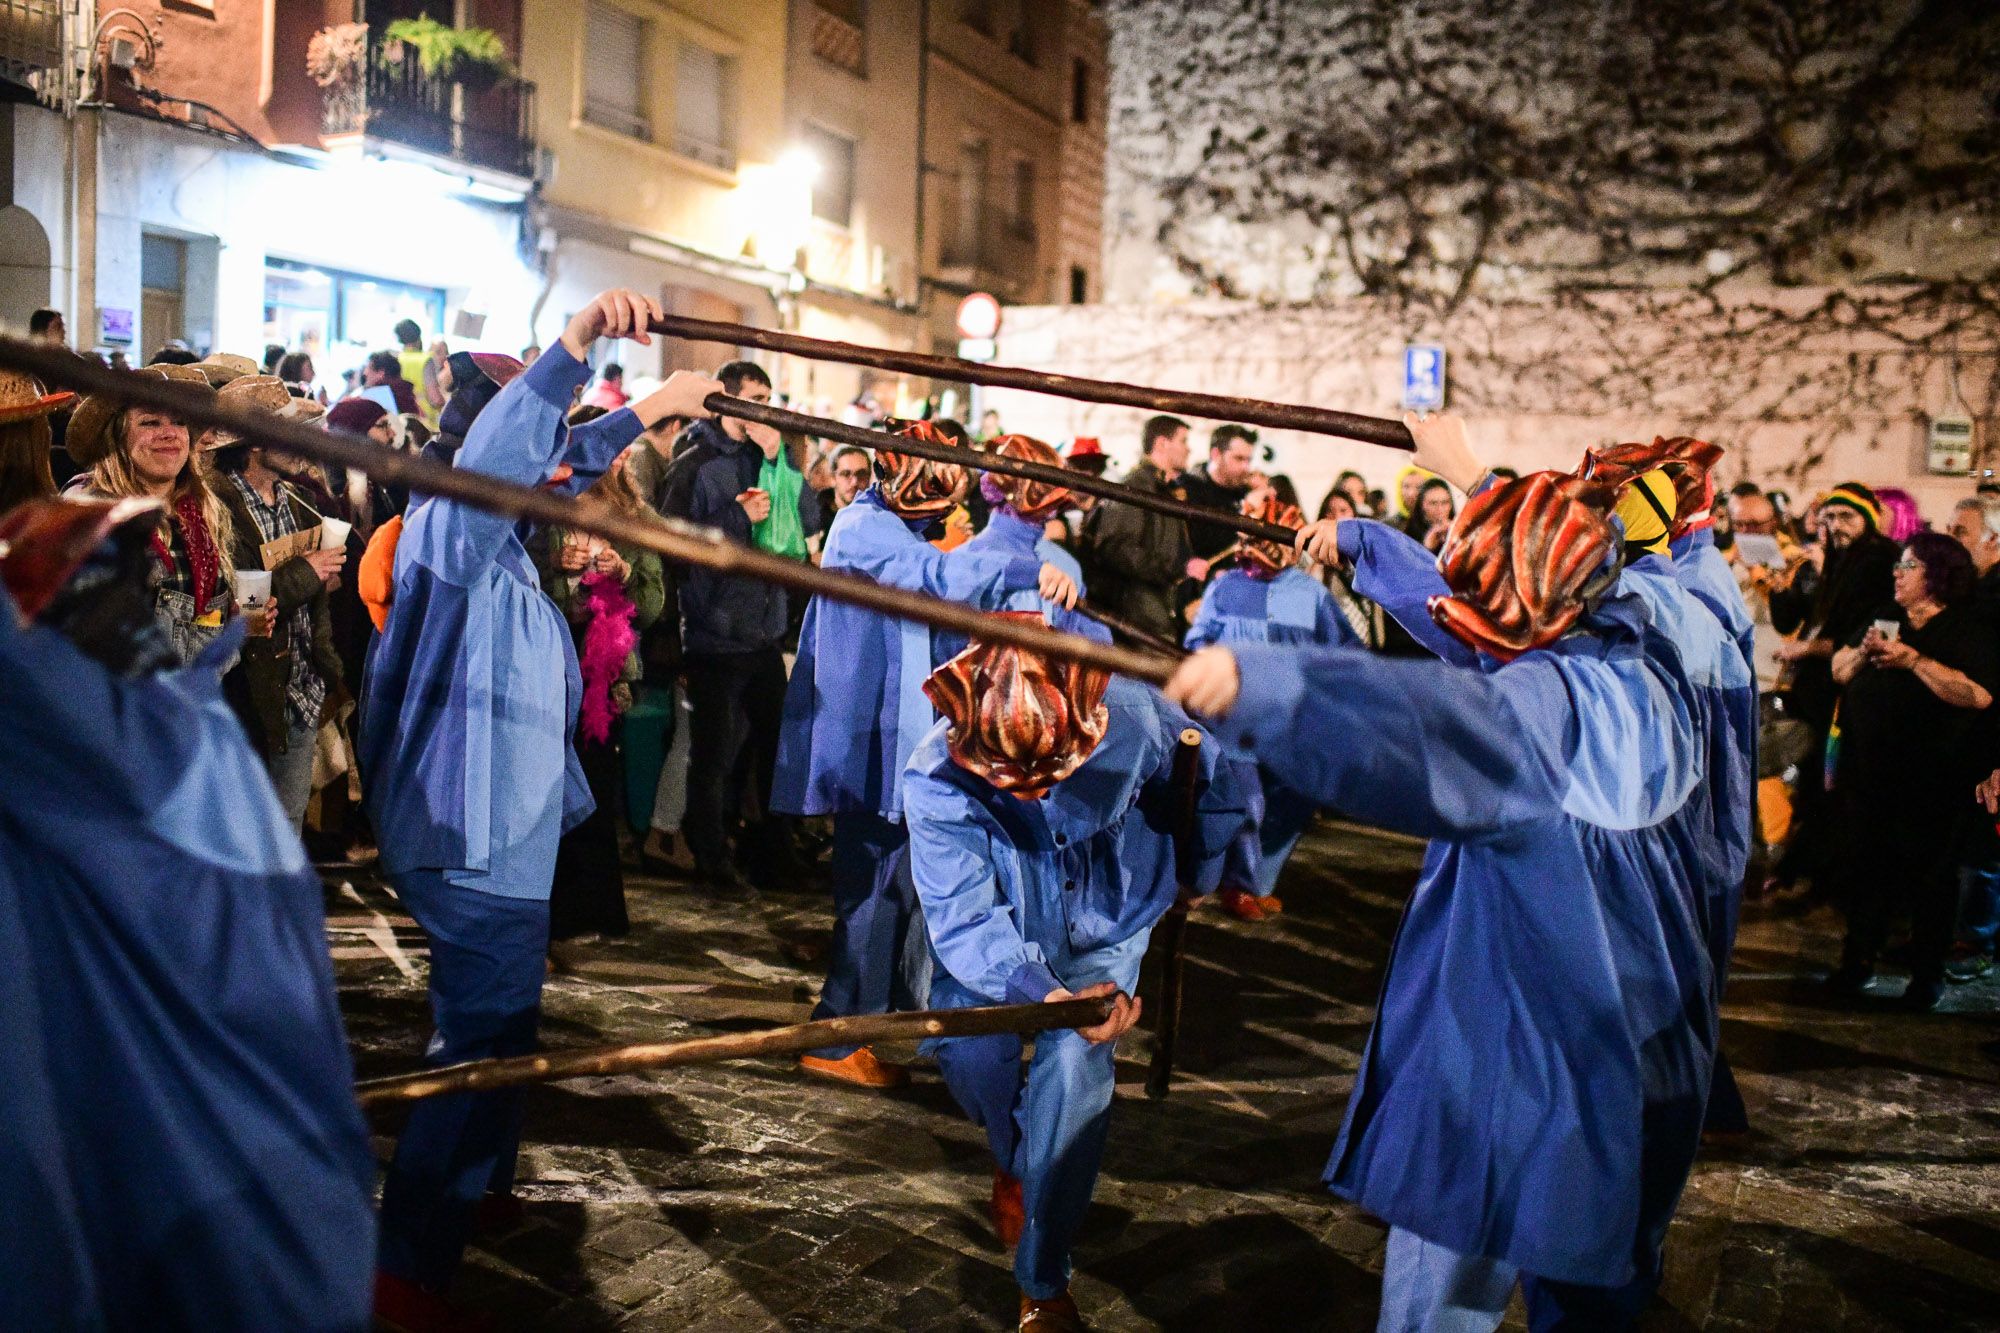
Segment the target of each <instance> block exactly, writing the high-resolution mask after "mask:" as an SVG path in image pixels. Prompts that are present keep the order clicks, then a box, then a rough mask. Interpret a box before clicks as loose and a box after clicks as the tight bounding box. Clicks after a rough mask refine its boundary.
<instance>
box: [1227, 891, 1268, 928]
mask: <svg viewBox="0 0 2000 1333" xmlns="http://www.w3.org/2000/svg"><path fill="white" fill-rule="evenodd" d="M1215 898H1216V901H1217V902H1219V903H1221V904H1222V910H1223V911H1225V912H1227V913H1229V915H1231V916H1233V917H1235V918H1236V919H1237V920H1238V921H1262V920H1263V919H1264V903H1263V899H1261V898H1259V897H1257V895H1256V894H1254V893H1248V892H1245V891H1244V890H1242V889H1239V888H1236V887H1234V886H1233V885H1232V886H1231V887H1229V888H1226V889H1224V890H1222V892H1220V893H1218V894H1216V895H1215Z"/></svg>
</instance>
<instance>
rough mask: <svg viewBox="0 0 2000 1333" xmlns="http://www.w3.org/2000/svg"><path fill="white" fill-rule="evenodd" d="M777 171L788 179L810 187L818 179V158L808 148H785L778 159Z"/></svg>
mask: <svg viewBox="0 0 2000 1333" xmlns="http://www.w3.org/2000/svg"><path fill="white" fill-rule="evenodd" d="M778 170H779V171H781V172H783V173H784V174H785V176H786V177H788V178H789V179H792V180H797V181H803V182H804V183H805V184H807V185H810V184H812V183H813V182H814V181H816V180H818V179H819V158H818V157H817V156H815V155H814V153H813V151H812V149H810V148H805V147H794V148H787V149H786V150H785V151H784V153H783V155H782V156H780V157H779V158H778Z"/></svg>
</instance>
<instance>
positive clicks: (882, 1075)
mask: <svg viewBox="0 0 2000 1333" xmlns="http://www.w3.org/2000/svg"><path fill="white" fill-rule="evenodd" d="M799 1068H800V1069H803V1070H805V1071H806V1072H807V1073H808V1074H814V1075H817V1076H818V1077H820V1078H832V1079H839V1080H840V1081H841V1082H842V1083H852V1084H854V1085H855V1086H856V1087H860V1088H900V1087H902V1086H903V1085H904V1084H905V1083H908V1082H909V1081H910V1071H909V1070H907V1069H905V1068H903V1067H902V1066H901V1065H892V1064H886V1063H884V1062H883V1061H881V1060H877V1059H876V1058H875V1052H873V1051H871V1050H869V1049H868V1048H867V1047H866V1046H862V1047H858V1048H857V1049H856V1050H855V1052H854V1054H852V1055H850V1056H848V1057H847V1058H846V1059H844V1060H828V1059H826V1058H825V1057H824V1056H818V1055H802V1056H800V1057H799Z"/></svg>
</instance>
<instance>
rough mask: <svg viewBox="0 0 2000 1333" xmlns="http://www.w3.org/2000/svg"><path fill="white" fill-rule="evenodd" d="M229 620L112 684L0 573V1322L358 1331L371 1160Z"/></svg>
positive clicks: (369, 1263)
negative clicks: (188, 653)
mask: <svg viewBox="0 0 2000 1333" xmlns="http://www.w3.org/2000/svg"><path fill="white" fill-rule="evenodd" d="M238 643H240V636H239V634H238V633H237V632H234V631H232V632H230V633H227V634H225V635H224V637H223V638H222V639H220V640H218V641H217V643H215V644H214V645H211V647H210V649H209V650H208V651H207V652H206V653H204V654H203V656H202V658H201V659H199V660H198V661H197V662H196V663H195V664H194V665H193V666H191V667H189V668H187V669H185V670H177V671H171V672H165V673H161V674H157V675H150V676H144V677H140V678H137V679H131V680H126V679H119V678H116V677H113V676H112V675H111V674H110V673H109V672H107V671H105V670H104V669H103V668H102V667H100V666H99V665H98V664H97V663H96V662H94V661H92V660H91V659H89V658H87V657H85V656H84V655H83V654H82V653H80V652H78V651H77V650H76V649H75V648H74V647H72V646H71V644H70V643H69V641H68V640H67V639H65V638H63V637H62V636H61V635H59V634H57V633H56V632H54V631H52V630H49V629H44V628H28V629H22V628H21V627H20V623H19V620H18V617H17V615H16V612H15V608H14V605H13V603H12V601H11V600H10V599H9V598H8V597H7V595H6V594H5V592H4V591H0V680H4V681H5V682H6V685H5V687H4V688H0V971H4V973H5V977H4V980H0V1016H4V1019H5V1023H6V1032H5V1036H4V1041H0V1045H4V1047H5V1050H6V1054H5V1056H4V1058H3V1059H0V1070H4V1071H5V1074H6V1080H5V1085H4V1088H5V1090H4V1091H0V1119H4V1122H5V1128H4V1129H0V1135H4V1136H5V1137H6V1138H7V1139H8V1140H9V1146H8V1151H7V1152H6V1153H5V1154H4V1156H5V1158H6V1160H7V1166H6V1168H5V1169H4V1171H0V1179H4V1180H5V1182H6V1186H7V1195H6V1208H5V1210H4V1211H5V1213H6V1221H5V1222H0V1245H4V1250H0V1257H4V1261H5V1267H6V1272H7V1276H6V1279H5V1281H4V1282H0V1290H4V1294H0V1326H4V1327H7V1328H24V1329H25V1328H95V1327H114V1328H190V1329H192V1328H200V1329H224V1330H235V1329H241V1330H264V1329H274V1328H287V1329H356V1330H358V1329H365V1328H367V1327H368V1323H369V1316H368V1311H369V1298H370V1292H371V1290H372V1286H373V1268H374V1233H375V1224H374V1217H373V1214H372V1208H371V1203H370V1194H371V1190H372V1188H373V1184H374V1162H373V1159H372V1157H371V1155H370V1153H369V1148H368V1139H367V1134H366V1130H365V1128H364V1126H363V1124H362V1121H361V1114H360V1111H359V1109H358V1108H357V1106H356V1104H355V1101H354V1073H353V1069H352V1067H351V1065H350V1064H349V1061H348V1055H347V1044H346V1040H345V1037H344V1034H343V1032H342V1030H341V1023H340V1013H339V1010H338V1008H337V1007H336V1004H335V997H334V985H333V968H332V964H331V962H330V961H329V959H328V957H327V949H326V927H325V918H324V910H323V907H322V899H321V893H322V889H321V886H320V881H319V877H318V875H316V874H315V873H314V872H313V868H312V866H311V864H310V863H309V862H308V861H307V860H306V857H305V853H304V851H303V849H302V848H301V847H300V846H299V840H298V838H297V837H296V836H294V835H293V834H292V831H291V827H290V822H289V821H288V820H287V819H286V818H285V815H284V812H283V811H282V810H281V809H280V808H279V805H278V799H277V796H276V794H275V793H274V792H273V791H272V788H271V782H270V778H269V777H268V776H267V774H266V770H265V767H264V764H263V762H262V761H261V760H260V759H259V758H258V757H257V754H256V753H255V751H253V750H252V749H251V747H250V745H249V743H248V742H247V741H246V740H245V739H244V736H243V729H242V727H241V725H240V724H239V723H238V722H237V720H236V717H235V715H234V714H233V713H231V712H230V710H229V708H228V706H227V705H226V704H225V703H224V702H223V699H222V692H221V687H220V682H219V679H218V677H219V674H220V671H219V663H220V662H222V661H224V660H226V659H227V658H228V657H229V656H231V655H233V653H234V652H235V650H236V646H237V644H238Z"/></svg>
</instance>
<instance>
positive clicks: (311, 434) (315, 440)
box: [0, 338, 1174, 685]
mask: <svg viewBox="0 0 2000 1333" xmlns="http://www.w3.org/2000/svg"><path fill="white" fill-rule="evenodd" d="M0 366H6V367H9V368H12V369H15V370H22V371H26V372H27V373H28V374H31V375H33V376H35V377H36V378H38V379H40V380H41V381H42V382H43V383H45V384H51V385H56V386H59V387H67V388H72V389H78V390H82V391H84V392H87V393H103V394H107V395H110V396H112V397H116V398H120V399H122V400H123V401H125V402H126V403H129V404H132V405H135V406H146V407H153V408H158V409H160V410H162V411H165V412H170V413H172V414H174V415H175V416H177V417H179V418H180V419H181V420H183V421H186V422H188V423H190V424H192V425H196V426H202V427H220V428H221V429H224V430H227V431H231V432H233V433H234V434H236V435H238V436H240V437H241V438H243V439H246V440H254V441H256V442H258V443H260V444H264V445H268V446H273V447H276V448H278V449H282V450H283V451H284V452H286V453H289V454H296V455H299V456H300V457H303V458H310V459H313V460H315V461H317V462H322V463H337V464H339V465H341V466H342V467H346V468H352V469H354V470H356V471H359V472H365V473H367V474H368V475H369V476H371V477H374V478H376V479H377V480H379V481H385V482H391V483H395V484H397V485H401V486H407V487H408V488H410V489H411V490H413V491H424V492H428V493H429V494H432V495H439V496H444V497H445V498H447V499H451V500H456V501H458V502H460V503H462V504H466V505H470V506H472V507H473V508H475V509H483V510H486V511H488V512H490V513H495V514H504V515H506V516H507V517H509V518H526V519H532V520H534V521H536V522H540V523H557V524H561V525H562V526H564V527H567V528H573V529H576V530H578V531H582V532H589V533H594V534H596V535H597V536H600V537H608V538H610V539H611V540H613V541H619V542H627V543H629V544H631V545H633V546H637V547H640V548H641V549H643V550H648V551H656V552H658V553H659V554H660V555H662V556H664V557H666V558H667V559H669V560H675V561H678V562H680V563H682V564H687V565H700V566H702V567H703V568H705V569H712V570H714V571H716V572H717V573H719V574H735V575H741V576H743V577H746V578H754V579H761V580H763V581H764V582H767V583H775V584H778V585H780V586H782V587H787V588H797V589H799V590H800V591H802V592H807V593H811V594H812V595H814V596H816V597H826V598H830V599H832V600H834V601H838V602H848V603H851V604H853V605H855V606H860V607H865V608H866V609H868V610H870V611H877V612H880V613H881V614H883V615H886V616H894V617H896V618H898V619H901V620H914V621H917V622H918V623H920V624H925V625H929V626H931V627H932V628H933V629H945V630H953V631H955V632H957V633H960V634H964V635H966V636H967V637H968V638H973V639H983V640H987V641H989V642H996V643H1007V644H1012V645H1014V646H1016V647H1019V648H1026V649H1029V650H1031V651H1034V652H1039V653H1044V654H1046V655H1048V656H1049V657H1052V658H1055V659H1057V660H1059V661H1068V662H1076V663H1078V664H1080V665H1082V666H1090V667H1097V668H1100V669H1102V670H1105V671H1112V672H1116V673H1118V674H1120V675H1124V676H1130V677H1132V678H1133V679H1135V680H1142V681H1147V682H1149V683H1151V684H1154V685H1164V684H1165V683H1166V680H1167V677H1168V676H1169V675H1170V674H1172V672H1173V668H1174V664H1173V663H1172V662H1170V661H1166V660H1164V659H1162V658H1160V657H1158V656H1156V655H1154V654H1151V653H1140V652H1134V651H1132V650H1131V649H1129V648H1120V647H1117V646H1115V645H1112V644H1101V643H1096V642H1094V641H1092V640H1090V639H1086V638H1084V637H1082V636H1081V635H1077V634H1065V633H1062V632H1061V631H1058V630H1053V629H1049V628H1048V627H1047V626H1044V625H1039V624H1036V623H1034V622H1032V621H1027V620H1016V619H1013V618H1011V617H1003V616H993V615H988V614H986V613H985V612H983V611H979V610H976V609H974V608H972V607H969V606H965V605H962V604H960V603H958V602H948V601H945V600H943V599H941V598H937V597H930V596H926V595H925V594H923V593H917V592H906V591H904V590H903V589H901V588H890V587H885V586H883V585H882V584H879V583H875V582H872V581H871V580H869V579H865V578H861V577H859V576H857V575H853V574H842V573H838V572H834V571H829V570H822V569H817V568H815V567H813V566H812V565H809V564H806V563H805V562H804V561H799V560H786V559H783V558H781V557H779V556H774V555H770V554H768V553H766V552H763V551H758V550H754V549H752V548H750V547H747V546H740V545H738V544H737V543H735V542H733V541H731V540H730V539H729V537H728V536H727V535H726V534H724V533H722V532H719V531H717V530H716V529H714V528H704V527H701V526H698V525H697V524H693V523H688V522H684V521H682V520H679V519H671V518H662V517H659V516H657V515H648V516H645V517H635V516H632V515H628V514H622V513H619V512H617V511H616V510H613V509H611V508H609V507H607V506H605V505H602V504H599V503H596V502H594V501H589V500H576V499H571V498H570V497H568V496H564V495H557V494H555V493H554V492H552V491H543V490H536V489H534V488H532V487H527V486H517V485H515V484H513V483H512V482H507V481H502V480H500V479H499V478H498V477H489V476H487V475H485V474H484V473H479V472H472V471H468V470H466V469H463V468H454V467H446V466H444V465H442V464H440V463H436V462H433V461H432V460H430V459H428V458H421V457H418V456H416V455H413V454H406V453H401V452H398V451H396V450H392V449H385V448H384V447H382V446H381V445H379V444H377V443H375V442H374V441H373V440H369V439H365V438H362V437H360V436H352V435H340V434H334V433H332V432H329V431H324V430H320V429H317V428H315V427H312V426H305V425H300V424H299V423H297V422H293V421H281V420H279V419H277V418H276V417H273V416H272V415H271V414H270V413H268V412H264V411H260V410H258V409H256V408H251V407H244V406H240V405H238V404H234V403H224V402H221V401H219V400H218V399H216V398H215V396H214V395H212V394H209V393H206V392H204V391H202V390H200V389H198V388H196V387H195V386H193V385H189V384H186V383H179V382H176V381H173V380H158V379H153V378H151V377H149V376H145V375H138V374H134V373H132V372H129V371H117V370H111V369H109V368H107V367H105V366H101V365H99V364H98V363H97V362H95V361H91V360H88V359H85V358H83V357H79V356H76V355H74V354H72V353H70V352H67V351H64V350H62V349H61V348H53V347H47V346H44V345H42V344H39V343H31V342H28V341H26V340H24V339H19V338H0Z"/></svg>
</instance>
